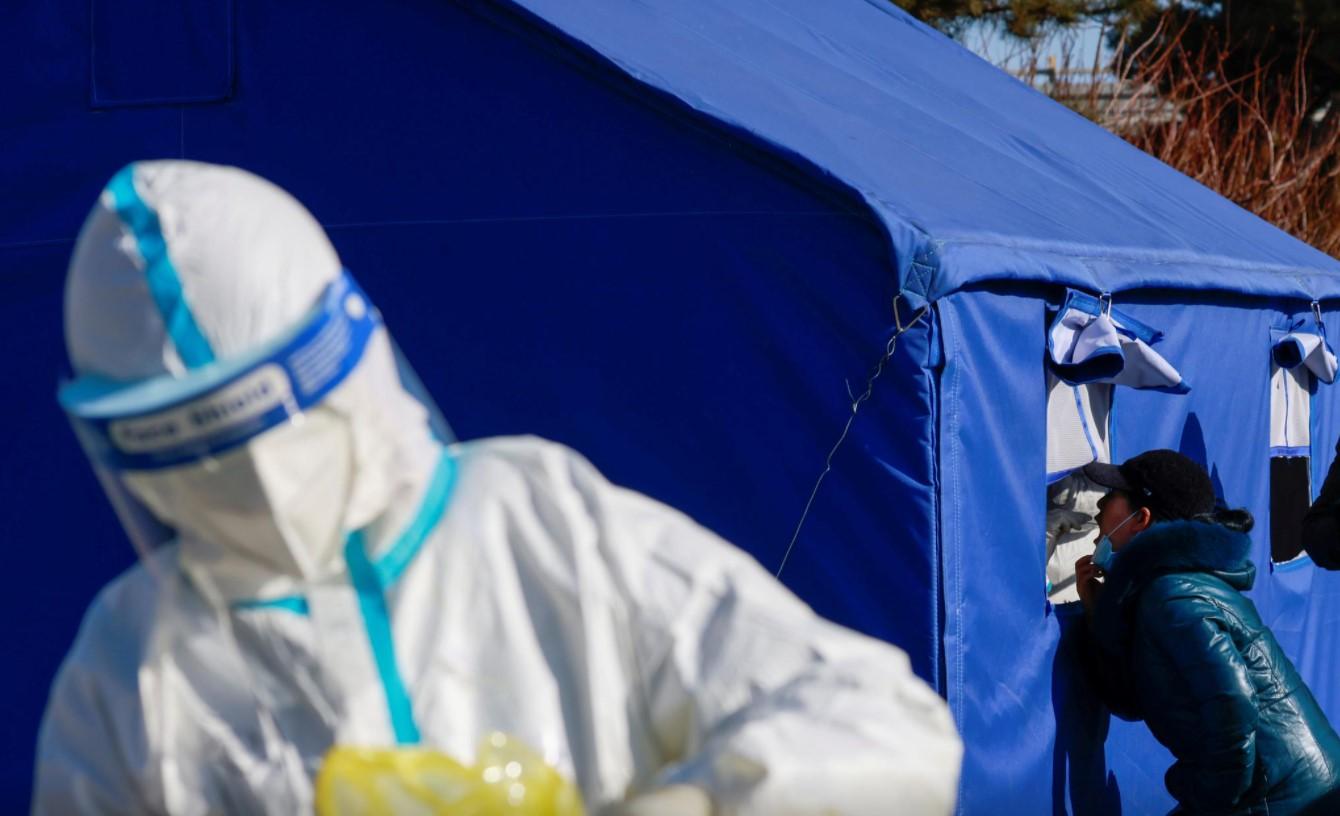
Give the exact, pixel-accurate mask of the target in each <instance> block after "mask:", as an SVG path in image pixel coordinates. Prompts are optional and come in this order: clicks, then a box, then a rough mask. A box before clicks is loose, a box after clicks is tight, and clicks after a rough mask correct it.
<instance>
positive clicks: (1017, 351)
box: [937, 287, 1340, 814]
mask: <svg viewBox="0 0 1340 816" xmlns="http://www.w3.org/2000/svg"><path fill="white" fill-rule="evenodd" d="M1062 294H1063V293H1062V292H1061V291H1060V290H1055V289H1053V290H1046V289H1038V288H1033V289H1028V288H1020V287H1015V288H1012V289H1011V288H1000V289H995V290H991V291H974V292H966V293H959V294H956V295H953V296H951V297H949V298H946V299H945V300H943V301H941V302H940V303H939V304H938V305H937V308H938V316H939V320H940V327H941V330H942V336H943V343H944V355H945V363H944V367H943V370H942V371H941V374H940V378H939V387H938V393H937V395H938V409H937V410H938V414H939V427H940V441H939V450H940V454H939V455H940V459H941V463H940V467H941V473H942V474H943V477H942V482H943V483H942V485H941V489H942V516H941V526H942V529H943V542H944V547H943V552H944V555H943V574H944V585H945V590H944V593H945V651H944V654H945V679H946V688H947V691H948V697H949V700H950V704H951V707H952V709H953V711H954V714H955V717H956V719H957V721H958V723H959V726H960V728H961V730H962V732H963V737H964V741H965V743H966V744H967V757H966V760H965V766H964V776H963V783H962V801H961V808H962V812H963V813H966V814H990V813H1003V812H1008V813H1019V814H1027V813H1036V814H1043V813H1061V812H1070V813H1085V814H1090V813H1096V814H1118V813H1161V812H1165V811H1166V810H1167V809H1169V808H1170V807H1171V806H1172V801H1171V800H1170V799H1169V797H1168V796H1167V794H1166V792H1165V791H1164V789H1163V772H1164V770H1166V768H1167V767H1168V766H1169V765H1170V764H1171V762H1172V758H1171V756H1170V755H1169V754H1168V753H1167V752H1166V751H1165V750H1164V749H1163V748H1162V747H1160V746H1159V745H1158V744H1157V743H1156V742H1155V741H1154V740H1153V738H1152V737H1151V736H1150V735H1149V733H1148V729H1147V728H1146V727H1145V726H1144V725H1143V724H1142V723H1125V722H1121V721H1119V720H1116V719H1112V718H1110V717H1109V715H1108V714H1107V712H1106V710H1105V709H1103V707H1102V706H1101V704H1100V703H1099V702H1098V701H1097V700H1096V698H1095V696H1094V694H1093V692H1092V690H1091V688H1090V687H1089V684H1088V683H1087V682H1086V680H1085V678H1084V677H1083V676H1082V675H1080V674H1079V673H1078V671H1077V668H1078V667H1077V665H1076V663H1075V661H1074V639H1075V638H1077V637H1080V636H1083V632H1082V631H1081V629H1080V621H1081V618H1080V615H1079V613H1078V611H1077V610H1075V609H1074V608H1073V607H1059V608H1057V607H1052V606H1051V605H1049V604H1047V603H1046V601H1045V593H1044V580H1045V578H1044V566H1045V565H1044V561H1043V557H1044V548H1043V542H1044V537H1045V528H1044V522H1045V519H1044V510H1045V490H1046V469H1045V463H1044V461H1043V452H1044V451H1045V446H1046V428H1045V411H1044V397H1045V394H1044V392H1045V388H1044V385H1043V368H1042V366H1043V364H1044V332H1045V327H1046V321H1047V311H1046V309H1047V306H1048V304H1049V303H1050V305H1051V306H1052V307H1055V306H1056V305H1059V302H1060V298H1061V296H1062ZM1118 305H1119V306H1120V308H1121V309H1122V310H1123V311H1125V312H1126V313H1128V314H1130V315H1132V316H1134V317H1135V318H1136V319H1138V320H1141V321H1142V322H1145V323H1148V324H1149V325H1152V326H1154V327H1156V328H1158V329H1161V330H1162V331H1163V332H1164V333H1165V339H1164V340H1163V341H1162V342H1161V343H1159V344H1158V345H1157V346H1156V348H1157V349H1158V350H1159V351H1160V352H1161V353H1162V354H1164V355H1165V356H1166V357H1167V358H1168V359H1169V360H1170V361H1171V362H1172V363H1173V364H1174V365H1176V366H1177V367H1178V368H1179V369H1180V370H1181V372H1182V374H1183V375H1184V376H1185V377H1186V378H1187V380H1188V382H1189V383H1190V385H1191V392H1190V393H1189V394H1186V395H1172V394H1166V393H1162V392H1156V391H1136V390H1132V389H1128V388H1118V389H1117V392H1116V395H1115V397H1114V399H1113V414H1112V440H1113V445H1114V448H1113V460H1114V461H1121V460H1123V459H1125V458H1128V457H1130V456H1133V455H1135V454H1137V453H1139V452H1141V451H1144V450H1149V449H1152V448H1173V449H1176V450H1180V451H1181V452H1183V453H1185V454H1186V455H1188V456H1191V457H1192V458H1194V459H1196V460H1198V461H1200V462H1202V463H1203V464H1205V466H1206V467H1207V469H1208V470H1209V471H1210V473H1211V474H1212V477H1213V479H1214V481H1215V484H1216V487H1217V489H1218V490H1219V491H1220V493H1221V495H1222V497H1223V498H1224V499H1225V500H1226V501H1227V502H1228V504H1230V505H1231V506H1235V507H1246V508H1247V509H1249V510H1250V511H1251V512H1252V514H1253V515H1254V516H1255V518H1256V527H1255V529H1254V531H1253V533H1252V538H1253V543H1254V551H1253V560H1254V561H1255V563H1256V564H1257V568H1258V576H1257V582H1256V585H1255V587H1254V588H1253V590H1252V592H1251V593H1250V594H1251V597H1252V598H1253V600H1254V602H1255V603H1256V604H1257V607H1258V609H1259V610H1260V611H1261V614H1262V617H1263V619H1264V620H1265V621H1266V622H1267V623H1268V624H1269V625H1270V626H1271V628H1272V629H1273V630H1274V631H1275V633H1276V635H1277V637H1278V638H1279V640H1280V642H1281V644H1282V645H1283V647H1284V649H1285V651H1286V652H1287V653H1288V654H1289V656H1290V657H1291V658H1292V659H1293V660H1294V662H1295V663H1296V664H1297V665H1298V667H1299V670H1300V672H1301V673H1302V674H1303V677H1304V679H1305V680H1306V681H1307V682H1308V684H1309V686H1310V687H1311V688H1312V690H1313V691H1314V692H1315V694H1316V696H1317V697H1318V699H1319V700H1320V701H1321V703H1322V705H1323V707H1324V708H1325V709H1326V710H1327V712H1328V715H1329V716H1330V717H1331V718H1332V720H1333V721H1337V720H1336V716H1337V714H1340V710H1337V707H1336V703H1337V693H1338V692H1340V683H1337V679H1336V676H1335V669H1334V667H1335V665H1336V662H1335V660H1336V654H1335V649H1336V646H1335V644H1334V638H1333V637H1331V636H1330V633H1332V632H1334V625H1335V623H1336V622H1337V620H1338V619H1340V599H1338V598H1337V595H1338V594H1340V574H1337V573H1331V572H1325V571H1322V570H1318V569H1317V568H1315V567H1314V566H1312V565H1311V563H1310V562H1309V561H1308V560H1307V558H1306V557H1303V558H1301V559H1299V560H1297V561H1295V562H1291V563H1289V564H1288V565H1287V566H1285V567H1276V566H1274V565H1272V563H1271V559H1270V540H1269V530H1270V515H1269V514H1270V482H1269V476H1270V453H1269V422H1270V408H1269V390H1268V389H1269V374H1270V356H1269V348H1270V326H1271V323H1272V322H1273V321H1275V320H1276V319H1277V318H1279V317H1280V316H1281V315H1282V314H1289V313H1293V314H1298V313H1302V314H1306V313H1307V312H1308V308H1309V307H1308V304H1307V303H1305V302H1272V301H1266V300H1254V299H1249V298H1244V297H1234V298H1228V297H1225V298H1207V297H1205V296H1193V297H1188V296H1187V295H1186V294H1185V293H1175V292H1149V293H1142V294H1139V295H1130V296H1121V295H1119V296H1118ZM1325 317H1326V320H1327V321H1328V322H1329V323H1330V325H1331V326H1333V327H1335V326H1340V314H1337V313H1336V312H1334V311H1328V312H1327V313H1326V315H1325ZM1337 387H1340V386H1326V385H1321V386H1319V388H1318V390H1317V394H1316V396H1315V397H1314V398H1313V411H1314V426H1315V431H1314V434H1313V438H1312V443H1313V444H1312V449H1313V455H1314V458H1315V459H1317V460H1318V462H1317V463H1316V465H1315V468H1314V469H1315V470H1316V471H1317V473H1318V476H1320V475H1323V474H1324V473H1325V468H1326V467H1327V466H1329V463H1330V460H1331V458H1332V455H1333V454H1332V453H1331V449H1332V447H1333V446H1334V444H1335V440H1336V438H1337V433H1340V425H1338V424H1337V420H1338V419H1340V402H1338V401H1337V397H1338V396H1340V392H1337V391H1336V388H1337ZM1316 487H1317V485H1316V484H1314V490H1315V489H1316Z"/></svg>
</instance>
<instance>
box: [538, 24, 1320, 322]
mask: <svg viewBox="0 0 1340 816" xmlns="http://www.w3.org/2000/svg"><path fill="white" fill-rule="evenodd" d="M517 1H518V4H519V5H522V6H525V7H526V8H529V9H531V10H533V11H535V12H536V13H537V14H539V15H540V16H542V17H544V18H545V19H546V20H549V21H550V22H551V23H552V24H553V25H555V26H556V27H558V28H560V29H562V30H563V31H565V32H567V33H568V35H569V36H571V37H573V38H575V39H577V40H578V41H580V42H581V43H583V44H584V45H585V46H587V47H589V48H591V49H594V50H595V51H597V52H599V53H601V54H603V55H604V56H605V57H607V58H608V59H609V60H610V61H612V62H613V63H615V64H617V65H618V66H619V67H620V68H621V69H623V70H624V71H627V72H629V73H631V74H632V75H634V76H637V77H639V78H640V79H642V80H643V81H645V82H647V83H648V84H650V85H652V86H655V87H657V88H659V89H662V90H664V91H665V92H666V93H668V94H671V95H673V96H675V97H676V98H678V99H681V100H683V101H684V102H685V104H687V105H690V106H692V107H694V108H696V109H698V110H701V111H704V112H706V113H708V114H710V115H712V116H713V117H715V118H718V119H720V120H721V121H723V122H727V123H730V124H731V125H733V126H735V127H736V128H738V129H739V130H741V131H742V132H745V133H747V134H749V135H750V136H751V137H753V138H755V139H757V140H759V141H761V142H763V143H766V144H768V145H770V146H771V148H772V149H773V150H776V151H778V152H783V153H789V154H794V155H796V156H799V157H801V159H802V160H803V161H806V162H809V163H810V164H812V165H813V167H814V169H815V170H816V171H817V172H821V173H825V174H830V175H831V176H832V177H834V178H836V179H839V180H841V181H842V182H843V183H845V184H847V185H849V186H850V187H852V188H853V189H854V190H856V191H858V192H859V193H860V195H861V196H862V197H863V198H864V199H865V201H866V202H867V204H868V205H869V206H870V207H871V209H872V210H873V211H874V212H875V213H876V214H877V216H878V217H879V219H880V220H881V221H882V222H883V223H884V225H885V227H886V229H887V231H888V234H889V236H890V238H891V241H892V245H893V248H894V249H895V251H896V253H895V255H894V257H895V259H896V263H897V265H898V270H899V275H900V281H901V282H902V283H903V284H904V288H907V289H910V290H915V291H919V292H920V293H921V294H923V295H924V296H925V297H926V298H927V299H931V300H933V299H935V298H937V297H940V296H943V295H944V294H946V293H948V292H951V291H954V290H956V289H958V288H961V287H963V286H965V285H968V284H970V283H973V282H976V281H982V280H999V279H1002V278H1007V279H1011V280H1042V281H1049V282H1054V283H1063V284H1067V285H1072V286H1077V287H1080V288H1083V289H1087V290H1089V291H1091V292H1094V293H1097V292H1103V291H1111V292H1120V291H1125V290H1129V289H1133V288H1137V287H1155V286H1158V287H1172V288H1178V289H1186V288H1194V289H1215V290H1231V291H1242V292H1253V293H1268V294H1276V295H1287V296H1294V297H1304V296H1309V297H1311V296H1315V297H1336V296H1337V295H1340V262H1337V261H1336V260H1335V259H1332V258H1329V257H1327V256H1325V255H1323V254H1322V253H1320V252H1318V251H1316V250H1314V249H1312V248H1310V247H1308V246H1306V245H1304V244H1303V243H1301V242H1299V241H1295V240H1292V239H1285V238H1284V237H1283V236H1282V235H1281V234H1280V233H1279V232H1278V231H1277V230H1275V229H1274V228H1273V227H1270V226H1268V225H1266V224H1265V223H1264V222H1262V221H1261V220H1259V219H1258V218H1256V217H1255V216H1252V215H1250V214H1248V213H1246V212H1244V211H1242V210H1241V209H1239V208H1237V207H1236V206H1234V205H1232V204H1230V203H1229V202H1227V201H1225V200H1224V199H1222V198H1220V197H1219V196H1217V195H1215V194H1214V193H1212V192H1210V191H1209V190H1208V189H1206V188H1204V187H1202V186H1201V185H1199V184H1197V183H1195V182H1193V181H1191V180H1190V179H1188V178H1186V177H1185V176H1182V175H1180V174H1178V173H1177V172H1175V171H1173V170H1172V169H1170V168H1169V167H1167V166H1166V165H1164V164H1162V163H1160V162H1158V161H1156V160H1155V159H1153V158H1151V157H1149V156H1147V155H1145V154H1143V153H1140V152H1139V151H1137V150H1136V149H1135V148H1134V147H1132V146H1130V145H1129V144H1127V143H1126V142H1124V141H1122V140H1121V139H1119V138H1117V137H1116V136H1113V135H1111V134H1109V133H1107V132H1106V131H1104V130H1102V129H1101V128H1099V127H1098V126H1096V125H1094V124H1093V123H1091V122H1089V121H1087V120H1085V119H1084V118H1082V117H1080V116H1078V115H1076V114H1075V113H1073V112H1071V111H1070V110H1067V109H1066V108H1064V107H1063V106H1061V105H1057V104H1053V103H1051V102H1049V101H1048V100H1046V99H1045V98H1043V97H1042V96H1041V95H1040V94H1038V93H1037V92H1036V91H1034V90H1033V89H1031V88H1028V87H1026V86H1025V85H1024V84H1022V83H1020V82H1018V81H1016V80H1015V79H1013V78H1011V77H1010V76H1008V75H1006V74H1005V73H1003V72H1001V71H998V70H996V69H995V68H994V67H992V66H991V65H989V64H987V63H986V62H984V61H982V60H981V59H979V58H977V57H976V56H973V55H972V54H970V53H968V52H967V51H965V50H964V49H962V48H961V47H960V46H958V45H957V44H956V43H953V42H951V41H949V40H948V39H946V38H944V37H943V36H941V35H939V34H937V33H935V32H934V31H932V30H930V29H929V28H927V27H925V26H923V25H922V24H920V23H917V22H915V21H914V20H912V19H911V18H910V17H909V16H907V15H906V14H904V13H903V12H901V11H899V10H897V9H896V8H894V6H893V4H891V3H888V2H886V1H885V0H866V2H856V1H855V0H852V1H851V2H844V3H841V4H840V5H835V4H833V3H815V2H812V0H752V1H750V2H719V1H718V0H688V2H685V1H684V0H658V1H657V2H644V3H610V4H578V3H571V2H568V0H517ZM909 250H912V251H909ZM917 256H920V257H922V258H928V259H931V258H933V261H932V262H931V263H930V264H929V274H926V275H922V274H919V272H918V270H914V269H913V268H912V266H913V264H912V262H913V259H914V258H915V257H917Z"/></svg>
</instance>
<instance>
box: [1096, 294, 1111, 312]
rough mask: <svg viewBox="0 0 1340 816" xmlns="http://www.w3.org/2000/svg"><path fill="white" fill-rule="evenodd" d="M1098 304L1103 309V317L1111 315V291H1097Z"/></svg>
mask: <svg viewBox="0 0 1340 816" xmlns="http://www.w3.org/2000/svg"><path fill="white" fill-rule="evenodd" d="M1098 304H1099V306H1101V307H1102V309H1103V316H1104V317H1111V316H1112V293H1111V292H1100V293H1098Z"/></svg>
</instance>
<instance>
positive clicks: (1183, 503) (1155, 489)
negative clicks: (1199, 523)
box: [1084, 450, 1215, 520]
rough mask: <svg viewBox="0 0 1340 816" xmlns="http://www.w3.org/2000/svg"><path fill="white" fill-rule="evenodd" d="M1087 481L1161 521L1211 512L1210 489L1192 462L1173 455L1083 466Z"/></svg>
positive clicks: (1158, 454)
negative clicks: (1121, 495) (1126, 497)
mask: <svg viewBox="0 0 1340 816" xmlns="http://www.w3.org/2000/svg"><path fill="white" fill-rule="evenodd" d="M1084 475H1085V476H1086V477H1088V479H1089V481H1091V482H1095V483H1097V484H1100V485H1102V486H1103V487H1107V488H1111V489H1113V490H1120V491H1123V492H1125V493H1127V494H1129V495H1130V497H1131V500H1132V501H1133V502H1134V503H1135V504H1136V505H1137V506H1139V507H1148V508H1149V509H1150V511H1151V512H1152V513H1153V514H1154V515H1155V516H1156V517H1157V518H1161V519H1165V520H1172V519H1189V518H1195V517H1196V516H1199V515H1202V514H1204V513H1208V512H1210V511H1211V510H1213V509H1214V505H1215V497H1214V485H1213V484H1212V483H1211V482H1210V476H1209V474H1207V473H1206V472H1205V468H1203V467H1201V466H1200V464H1199V463H1197V462H1196V461H1195V460H1194V459H1189V458H1187V457H1185V456H1183V455H1182V454H1180V453H1178V452H1177V451H1171V450H1152V451H1145V452H1144V453H1142V454H1140V455H1139V456H1135V457H1132V458H1130V459H1127V460H1126V461H1125V462H1122V463H1121V464H1120V465H1109V464H1106V463H1103V462H1093V463H1091V464H1088V465H1085V466H1084Z"/></svg>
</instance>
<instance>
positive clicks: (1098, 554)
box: [1093, 510, 1140, 572]
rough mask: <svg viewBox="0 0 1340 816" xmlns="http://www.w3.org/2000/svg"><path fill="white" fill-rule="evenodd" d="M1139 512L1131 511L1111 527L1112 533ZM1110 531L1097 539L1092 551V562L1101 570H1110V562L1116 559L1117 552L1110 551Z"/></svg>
mask: <svg viewBox="0 0 1340 816" xmlns="http://www.w3.org/2000/svg"><path fill="white" fill-rule="evenodd" d="M1139 512H1140V511H1139V510H1136V511H1135V512H1134V513H1131V514H1130V515H1129V516H1127V517H1126V518H1125V520H1123V521H1122V522H1121V523H1120V524H1118V525H1117V526H1116V527H1113V528H1112V533H1115V532H1116V531H1118V530H1120V529H1121V528H1122V527H1125V526H1126V522H1128V521H1130V520H1131V519H1133V518H1135V517H1136V515H1137V514H1139ZM1112 533H1108V534H1107V535H1105V536H1103V537H1102V538H1101V539H1099V540H1098V549H1096V550H1094V551H1093V563H1094V564H1097V565H1098V569H1100V570H1102V571H1103V572H1111V571H1112V564H1113V562H1114V561H1116V560H1117V554H1116V553H1115V552H1113V551H1112V539H1111V537H1110V536H1111V535H1112Z"/></svg>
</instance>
